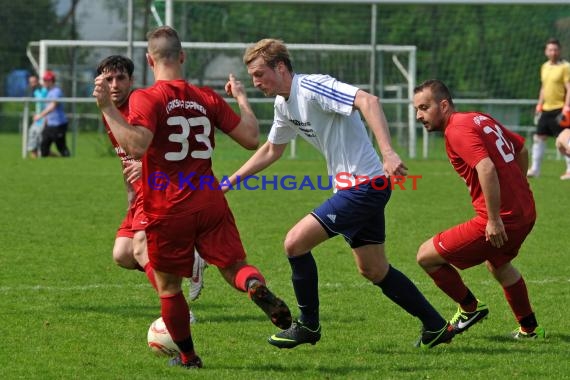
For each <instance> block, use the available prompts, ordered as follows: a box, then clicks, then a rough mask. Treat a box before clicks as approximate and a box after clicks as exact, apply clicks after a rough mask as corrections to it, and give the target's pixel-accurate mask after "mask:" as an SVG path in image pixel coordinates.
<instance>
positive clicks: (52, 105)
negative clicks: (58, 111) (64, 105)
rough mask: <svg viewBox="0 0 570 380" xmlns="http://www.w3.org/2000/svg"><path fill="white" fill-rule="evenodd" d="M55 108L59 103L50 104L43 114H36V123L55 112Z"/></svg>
mask: <svg viewBox="0 0 570 380" xmlns="http://www.w3.org/2000/svg"><path fill="white" fill-rule="evenodd" d="M55 107H57V102H49V103H48V104H47V105H46V107H45V108H44V109H43V110H42V112H40V113H38V114H35V115H34V121H38V120H40V119H43V118H44V117H46V116H47V115H48V114H49V113H50V112H52V111H53V110H55Z"/></svg>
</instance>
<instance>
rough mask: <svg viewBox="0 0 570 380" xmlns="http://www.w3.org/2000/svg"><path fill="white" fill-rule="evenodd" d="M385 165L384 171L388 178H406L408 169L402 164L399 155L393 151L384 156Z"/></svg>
mask: <svg viewBox="0 0 570 380" xmlns="http://www.w3.org/2000/svg"><path fill="white" fill-rule="evenodd" d="M382 160H383V163H384V171H385V172H386V175H387V176H388V177H390V176H406V175H407V174H408V167H407V166H406V165H405V164H404V163H403V162H402V160H401V159H400V156H398V153H396V152H394V151H391V152H389V153H386V154H382Z"/></svg>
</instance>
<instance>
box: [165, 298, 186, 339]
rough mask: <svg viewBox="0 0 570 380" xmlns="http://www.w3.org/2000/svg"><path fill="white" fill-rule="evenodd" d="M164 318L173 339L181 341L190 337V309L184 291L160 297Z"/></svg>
mask: <svg viewBox="0 0 570 380" xmlns="http://www.w3.org/2000/svg"><path fill="white" fill-rule="evenodd" d="M160 308H161V310H160V311H161V314H162V319H163V321H164V324H165V325H166V328H167V329H168V332H169V333H170V336H171V337H172V340H173V341H175V342H180V341H184V340H186V339H188V338H189V337H190V310H189V309H188V304H187V303H186V299H185V298H184V295H183V294H182V292H179V293H176V294H175V295H167V296H161V297H160Z"/></svg>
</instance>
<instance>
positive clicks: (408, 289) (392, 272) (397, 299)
mask: <svg viewBox="0 0 570 380" xmlns="http://www.w3.org/2000/svg"><path fill="white" fill-rule="evenodd" d="M374 285H377V286H379V287H380V289H382V292H383V293H384V294H385V295H386V297H388V298H389V299H391V300H392V301H393V302H394V303H396V304H397V305H398V306H400V307H401V308H402V309H404V310H406V311H407V312H408V313H409V314H411V315H413V316H414V317H417V318H419V319H420V320H421V321H422V323H423V325H424V326H425V328H426V329H427V330H429V331H438V330H441V328H442V327H443V326H445V325H446V323H447V321H446V320H445V319H443V317H442V316H441V315H440V314H439V313H438V312H437V310H435V309H434V308H433V306H432V305H431V304H430V303H429V302H428V300H426V298H425V297H424V295H423V294H422V293H421V292H420V291H419V289H418V288H417V287H416V286H415V285H414V283H413V282H412V281H410V279H409V278H408V277H406V275H404V274H403V273H402V272H400V271H398V270H397V269H395V268H394V267H392V266H390V269H388V273H387V274H386V277H384V279H383V280H382V281H381V282H378V283H376V284H374Z"/></svg>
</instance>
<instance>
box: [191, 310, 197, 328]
mask: <svg viewBox="0 0 570 380" xmlns="http://www.w3.org/2000/svg"><path fill="white" fill-rule="evenodd" d="M194 323H196V317H195V316H194V313H192V310H190V324H191V325H193V324H194Z"/></svg>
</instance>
